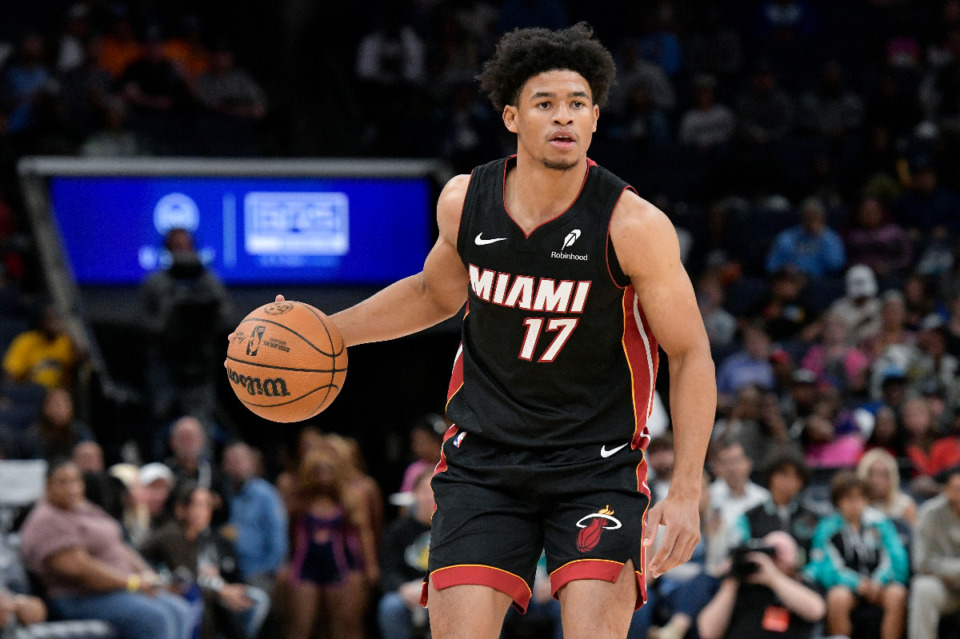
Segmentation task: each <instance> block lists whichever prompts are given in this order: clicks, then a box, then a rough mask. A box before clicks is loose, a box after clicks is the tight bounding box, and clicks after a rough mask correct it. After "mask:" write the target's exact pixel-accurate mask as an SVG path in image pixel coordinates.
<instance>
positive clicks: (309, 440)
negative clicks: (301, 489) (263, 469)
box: [274, 424, 326, 512]
mask: <svg viewBox="0 0 960 639" xmlns="http://www.w3.org/2000/svg"><path fill="white" fill-rule="evenodd" d="M324 445H326V436H325V435H324V434H323V431H321V430H320V429H319V428H317V427H316V426H313V425H309V424H308V425H306V426H304V427H302V428H301V429H300V430H299V432H297V440H296V445H295V446H294V450H293V453H292V454H288V455H286V457H287V461H286V464H285V465H286V468H284V470H283V471H281V472H280V474H279V475H277V479H276V481H275V482H274V485H275V486H276V487H277V492H278V493H280V497H281V498H282V499H283V503H284V504H285V505H286V507H287V512H293V511H294V510H296V509H297V508H298V505H297V500H298V499H299V497H298V496H297V482H298V479H297V478H298V476H299V475H300V466H301V465H302V464H303V460H304V458H305V457H306V456H307V453H309V452H310V451H311V450H313V449H314V448H319V447H321V446H324Z"/></svg>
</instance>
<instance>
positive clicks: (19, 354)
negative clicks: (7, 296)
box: [3, 305, 85, 388]
mask: <svg viewBox="0 0 960 639" xmlns="http://www.w3.org/2000/svg"><path fill="white" fill-rule="evenodd" d="M84 355H85V353H84V350H83V348H82V347H81V346H80V344H79V342H78V341H77V340H76V339H75V338H74V337H73V336H72V335H71V334H70V332H69V331H68V330H67V327H66V325H65V323H64V321H63V319H62V318H61V317H60V314H59V313H58V312H57V311H56V309H55V308H54V307H53V306H50V305H48V306H44V307H43V309H42V310H41V311H40V314H39V317H38V318H37V322H36V328H34V329H32V330H29V331H26V332H24V333H21V334H20V335H17V336H16V337H15V338H14V339H13V341H12V342H11V343H10V346H9V347H8V348H7V352H6V353H5V354H4V356H3V373H4V377H5V378H6V379H7V380H9V381H14V382H29V383H32V384H42V385H44V386H46V387H47V388H57V387H69V386H70V384H71V383H72V382H73V374H74V371H75V369H76V367H77V365H78V364H79V363H80V362H81V361H82V359H83V357H84Z"/></svg>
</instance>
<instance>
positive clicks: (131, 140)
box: [80, 98, 148, 157]
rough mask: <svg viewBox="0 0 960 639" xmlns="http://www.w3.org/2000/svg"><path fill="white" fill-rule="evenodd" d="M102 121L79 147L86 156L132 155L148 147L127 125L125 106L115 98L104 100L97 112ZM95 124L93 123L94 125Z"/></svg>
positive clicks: (142, 153)
mask: <svg viewBox="0 0 960 639" xmlns="http://www.w3.org/2000/svg"><path fill="white" fill-rule="evenodd" d="M99 115H100V116H101V118H102V120H103V121H102V123H100V126H99V127H96V128H95V129H94V130H92V131H91V133H90V135H89V136H88V137H87V139H86V140H85V141H84V143H83V145H81V147H80V154H81V155H84V156H86V157H132V156H136V155H144V154H146V153H147V151H148V148H147V145H146V143H145V142H144V141H143V140H141V139H140V136H139V135H137V133H136V131H134V130H133V129H131V128H129V127H128V126H127V123H128V117H127V106H126V104H125V103H124V102H123V101H122V100H120V99H117V98H110V99H108V100H106V102H105V103H104V105H103V108H102V111H101V112H100V113H99ZM94 126H95V125H94Z"/></svg>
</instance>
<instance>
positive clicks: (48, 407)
mask: <svg viewBox="0 0 960 639" xmlns="http://www.w3.org/2000/svg"><path fill="white" fill-rule="evenodd" d="M93 439H94V436H93V432H91V430H90V428H89V427H88V426H87V425H86V424H84V423H83V422H81V421H79V420H78V419H77V418H76V411H75V410H74V405H73V397H71V395H70V393H69V392H68V391H67V390H66V389H65V388H51V389H50V390H48V391H47V394H46V395H45V396H44V398H43V402H42V403H41V404H40V414H39V415H38V418H37V421H36V422H34V423H33V424H32V425H31V426H30V427H29V428H28V429H27V430H26V432H24V433H23V439H22V451H21V452H22V456H23V457H25V458H27V459H46V460H50V459H54V458H56V457H69V456H70V455H72V454H73V448H74V446H76V445H77V444H78V443H79V442H92V441H93Z"/></svg>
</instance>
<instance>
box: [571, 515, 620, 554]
mask: <svg viewBox="0 0 960 639" xmlns="http://www.w3.org/2000/svg"><path fill="white" fill-rule="evenodd" d="M621 527H623V524H621V523H620V520H619V519H617V518H616V517H614V516H613V511H612V510H610V505H609V504H608V505H606V506H604V507H603V508H602V509H600V510H598V511H597V512H595V513H590V514H589V515H587V516H586V517H584V518H582V519H581V520H580V521H578V522H577V528H581V529H582V530H580V533H579V534H578V535H577V550H579V551H580V552H588V551H590V550H593V549H594V548H595V547H596V546H597V544H598V543H599V542H600V533H602V532H603V531H604V530H616V529H617V528H621Z"/></svg>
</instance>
